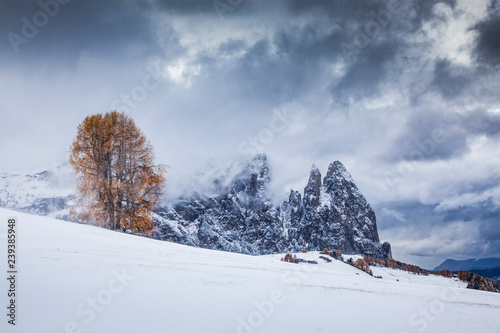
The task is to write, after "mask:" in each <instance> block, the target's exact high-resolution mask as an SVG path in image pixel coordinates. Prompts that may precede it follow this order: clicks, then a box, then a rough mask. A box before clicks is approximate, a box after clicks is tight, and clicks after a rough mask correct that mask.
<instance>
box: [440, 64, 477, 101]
mask: <svg viewBox="0 0 500 333" xmlns="http://www.w3.org/2000/svg"><path fill="white" fill-rule="evenodd" d="M455 72H460V69H459V68H454V67H453V66H452V64H451V63H450V61H449V60H446V59H439V60H438V61H436V63H435V65H434V80H433V81H432V83H431V86H433V87H436V88H437V89H438V90H439V92H440V93H441V95H442V96H443V97H445V98H447V99H454V98H455V97H457V96H459V95H460V94H462V92H463V91H464V89H465V88H466V87H467V86H468V85H469V83H470V75H469V76H466V75H462V74H459V73H455Z"/></svg>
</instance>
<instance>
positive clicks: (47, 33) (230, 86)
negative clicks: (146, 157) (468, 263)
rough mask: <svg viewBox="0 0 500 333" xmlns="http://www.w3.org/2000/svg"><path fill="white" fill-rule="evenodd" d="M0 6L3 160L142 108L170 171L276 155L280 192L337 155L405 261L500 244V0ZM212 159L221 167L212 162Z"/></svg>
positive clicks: (493, 252) (20, 166) (59, 149)
mask: <svg viewBox="0 0 500 333" xmlns="http://www.w3.org/2000/svg"><path fill="white" fill-rule="evenodd" d="M59 1H60V2H56V1H55V0H42V1H40V2H37V1H19V0H4V1H1V3H0V32H1V36H2V39H1V41H0V94H1V98H0V114H1V123H2V127H1V130H0V157H1V158H0V171H9V172H11V171H28V170H31V169H44V168H48V167H50V166H51V165H54V164H55V163H63V162H64V161H65V160H66V158H67V152H68V147H69V146H70V144H71V141H72V139H73V138H74V136H75V134H76V127H77V125H78V124H79V123H80V122H81V121H82V120H83V118H84V117H85V116H87V115H90V114H96V113H104V112H108V111H110V110H112V109H116V110H118V111H122V112H125V113H127V114H129V115H130V116H131V117H132V118H133V119H135V121H136V123H137V124H138V125H139V126H140V127H141V129H142V130H143V132H144V133H145V134H146V136H147V137H148V138H149V139H150V140H151V143H152V144H153V145H154V147H155V151H156V157H157V162H158V163H162V164H168V165H170V166H171V169H170V172H169V175H168V181H169V187H168V190H169V191H170V193H171V194H173V193H176V191H179V189H180V188H182V184H183V182H185V181H186V179H187V178H188V175H190V174H191V173H193V172H194V171H195V170H197V169H199V168H201V167H203V166H204V165H206V163H207V161H209V160H211V161H212V162H211V163H215V164H220V163H222V164H223V163H227V161H229V160H238V159H239V160H243V159H247V158H251V156H252V155H253V154H255V153H259V152H263V153H266V154H268V156H269V161H270V164H271V167H272V172H273V177H274V178H273V184H272V191H273V192H274V193H275V195H276V196H278V197H279V196H281V195H284V194H285V193H286V192H287V191H289V189H291V188H294V189H302V188H303V187H304V186H305V183H306V181H307V177H308V173H309V170H310V168H311V165H312V164H313V163H315V164H316V165H317V166H318V167H319V168H320V170H322V171H323V172H326V168H327V166H328V164H329V163H330V162H332V161H334V160H340V161H342V162H343V163H344V165H345V166H346V167H347V169H348V170H349V171H350V172H351V174H352V175H353V177H354V179H355V181H356V182H357V184H358V186H359V187H360V189H361V191H362V192H363V193H364V194H365V196H366V197H367V199H368V201H369V202H370V203H371V204H372V206H373V207H374V209H375V212H376V214H377V218H378V226H379V233H380V238H381V240H382V241H389V242H391V243H392V245H393V253H394V255H395V257H396V258H398V259H401V260H404V261H408V262H413V263H416V264H420V265H423V266H424V267H429V268H432V267H433V266H435V265H437V264H438V263H439V262H440V261H441V260H443V259H445V258H457V259H463V258H469V257H486V256H500V148H499V147H500V146H499V143H500V73H499V69H500V38H499V36H500V2H499V1H489V0H485V1H482V0H468V1H465V0H463V1H459V0H457V1H452V0H447V1H397V0H394V1H364V0H363V1H361V0H360V1H348V0H339V1H302V0H294V1H251V0H216V1H212V0H209V1H201V0H199V1H186V0H182V1H181V0H178V1H167V0H149V1H138V0H137V1H133V0H130V1H102V0H99V1H78V0H72V1H68V0H64V1H63V0H59ZM214 161H215V162H214Z"/></svg>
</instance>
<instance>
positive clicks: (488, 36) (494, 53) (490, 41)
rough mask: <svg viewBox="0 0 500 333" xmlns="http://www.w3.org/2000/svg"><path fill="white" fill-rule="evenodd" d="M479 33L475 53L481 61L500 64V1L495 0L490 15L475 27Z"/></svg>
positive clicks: (490, 8)
mask: <svg viewBox="0 0 500 333" xmlns="http://www.w3.org/2000/svg"><path fill="white" fill-rule="evenodd" d="M473 30H475V31H476V32H477V33H478V36H477V38H476V45H475V50H474V51H475V55H476V57H477V60H478V62H479V63H486V64H489V65H493V66H498V65H500V38H499V37H498V36H500V2H499V1H498V0H496V1H495V0H494V1H492V2H491V4H490V6H489V15H488V17H487V18H486V19H485V20H483V21H482V22H480V23H478V24H477V25H475V26H474V27H473Z"/></svg>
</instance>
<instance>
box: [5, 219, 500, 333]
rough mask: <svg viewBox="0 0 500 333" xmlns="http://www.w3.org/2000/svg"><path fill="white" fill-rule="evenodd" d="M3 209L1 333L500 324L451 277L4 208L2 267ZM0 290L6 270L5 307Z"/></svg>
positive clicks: (421, 328)
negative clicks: (174, 239)
mask: <svg viewBox="0 0 500 333" xmlns="http://www.w3.org/2000/svg"><path fill="white" fill-rule="evenodd" d="M11 216H14V217H16V218H17V219H18V227H17V233H18V244H17V245H18V260H19V269H18V272H19V274H18V298H17V304H18V309H17V311H18V312H17V325H16V326H15V327H12V326H11V325H8V324H7V320H6V316H5V315H2V317H3V318H4V319H3V320H2V322H1V323H0V327H1V330H0V331H1V332H41V333H44V332H47V333H49V332H54V333H62V332H72V333H76V332H92V333H94V332H95V333H99V332H245V333H249V332H340V331H346V332H367V331H369V332H380V331H383V332H407V333H410V332H419V333H420V332H443V331H447V332H448V331H454V332H469V331H480V332H499V331H500V318H499V316H498V313H499V310H500V295H498V294H494V293H487V292H481V291H476V290H468V289H466V288H465V284H464V283H462V282H460V281H456V280H454V279H446V278H442V277H437V276H429V277H424V276H418V275H413V274H409V273H406V272H402V271H397V270H392V269H388V268H383V267H372V270H373V273H374V275H381V276H382V277H383V279H376V278H373V277H371V276H369V275H367V274H366V273H364V272H362V271H359V270H357V269H355V268H353V267H351V266H349V265H347V264H344V263H342V262H340V261H336V260H333V261H332V262H331V263H326V262H325V261H323V260H322V259H320V258H319V254H318V253H317V252H314V253H305V254H302V253H298V254H296V255H297V257H299V258H302V259H307V260H316V261H317V262H318V264H317V265H312V264H291V263H286V262H281V261H280V259H281V258H282V257H283V256H284V254H276V255H268V256H259V257H257V256H247V255H241V254H235V253H228V252H219V251H213V250H206V249H199V248H193V247H188V246H183V245H178V244H173V243H169V242H162V241H156V240H152V239H147V238H143V237H138V236H133V235H128V234H124V233H118V232H112V231H109V230H104V229H101V228H97V227H92V226H88V225H80V224H74V223H69V222H64V221H60V220H55V219H51V218H46V217H39V216H34V215H28V214H23V213H18V212H13V211H9V210H5V209H0V221H2V223H1V227H0V242H1V243H0V249H1V250H0V258H4V259H2V262H4V264H2V265H1V266H2V267H5V264H6V252H5V249H6V245H5V240H6V221H7V219H8V217H11ZM4 271H6V269H4ZM397 280H399V281H397ZM6 290H7V280H6V279H2V280H1V283H0V295H2V297H0V301H1V302H2V303H3V304H6V302H7V297H6V296H5V294H6V293H5V291H6ZM2 308H3V309H5V306H2ZM4 311H5V312H6V310H4Z"/></svg>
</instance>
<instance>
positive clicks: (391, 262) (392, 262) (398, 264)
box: [363, 256, 429, 275]
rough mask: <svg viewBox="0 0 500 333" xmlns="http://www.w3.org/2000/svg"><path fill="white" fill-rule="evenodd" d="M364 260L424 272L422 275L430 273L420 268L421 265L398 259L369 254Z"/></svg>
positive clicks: (414, 271)
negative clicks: (376, 256) (374, 256)
mask: <svg viewBox="0 0 500 333" xmlns="http://www.w3.org/2000/svg"><path fill="white" fill-rule="evenodd" d="M363 259H364V261H365V262H366V263H367V264H368V265H371V266H374V265H376V266H380V267H389V268H393V269H400V270H403V271H406V272H409V273H413V274H419V275H420V274H422V275H429V272H428V271H427V270H425V269H422V268H420V267H419V266H416V265H411V264H405V263H404V262H401V261H397V260H394V259H387V260H383V259H379V258H373V257H369V256H365V257H364V258H363Z"/></svg>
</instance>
